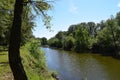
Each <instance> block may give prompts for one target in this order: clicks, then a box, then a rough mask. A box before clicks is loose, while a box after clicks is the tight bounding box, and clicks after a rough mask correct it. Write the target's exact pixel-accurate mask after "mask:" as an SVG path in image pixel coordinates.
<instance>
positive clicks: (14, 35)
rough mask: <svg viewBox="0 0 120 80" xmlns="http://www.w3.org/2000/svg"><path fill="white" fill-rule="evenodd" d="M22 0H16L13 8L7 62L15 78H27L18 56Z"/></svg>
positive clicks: (18, 79)
mask: <svg viewBox="0 0 120 80" xmlns="http://www.w3.org/2000/svg"><path fill="white" fill-rule="evenodd" d="M22 12H23V0H16V2H15V8H14V20H13V25H12V28H11V35H10V43H9V64H10V67H11V70H12V72H13V75H14V79H15V80H27V76H26V73H25V71H24V69H23V65H22V63H21V58H20V51H19V49H20V42H21V24H22Z"/></svg>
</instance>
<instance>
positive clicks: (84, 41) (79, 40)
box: [75, 24, 89, 52]
mask: <svg viewBox="0 0 120 80" xmlns="http://www.w3.org/2000/svg"><path fill="white" fill-rule="evenodd" d="M78 26H79V29H78V30H76V33H75V39H76V41H75V51H77V52H84V51H86V50H87V49H88V44H89V43H88V38H89V37H88V30H87V28H86V27H85V26H83V25H81V24H80V25H78Z"/></svg>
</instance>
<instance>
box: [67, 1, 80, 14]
mask: <svg viewBox="0 0 120 80" xmlns="http://www.w3.org/2000/svg"><path fill="white" fill-rule="evenodd" d="M69 11H70V12H71V13H73V14H78V13H79V11H78V7H77V5H75V1H73V0H70V8H69Z"/></svg>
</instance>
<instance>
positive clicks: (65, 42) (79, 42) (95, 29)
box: [41, 12, 120, 57]
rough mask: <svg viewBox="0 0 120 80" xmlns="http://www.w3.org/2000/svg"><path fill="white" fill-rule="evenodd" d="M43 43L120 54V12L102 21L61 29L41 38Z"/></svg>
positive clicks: (78, 49)
mask: <svg viewBox="0 0 120 80" xmlns="http://www.w3.org/2000/svg"><path fill="white" fill-rule="evenodd" d="M41 41H42V44H43V45H46V44H48V45H49V46H50V47H56V48H62V49H64V50H72V51H76V52H78V53H79V52H92V53H100V54H102V55H111V56H117V57H118V56H120V12H118V13H117V14H116V16H111V17H110V18H109V19H107V20H102V21H101V22H100V23H95V22H81V23H78V24H73V25H71V26H69V28H68V30H67V31H59V32H58V33H57V34H56V35H55V36H54V37H52V38H50V39H49V40H48V41H47V39H46V38H45V37H44V38H41Z"/></svg>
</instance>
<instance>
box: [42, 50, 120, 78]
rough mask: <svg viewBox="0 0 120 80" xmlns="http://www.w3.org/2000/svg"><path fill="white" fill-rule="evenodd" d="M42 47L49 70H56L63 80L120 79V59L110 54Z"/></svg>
mask: <svg viewBox="0 0 120 80" xmlns="http://www.w3.org/2000/svg"><path fill="white" fill-rule="evenodd" d="M42 49H43V51H44V52H45V56H46V59H47V65H48V68H49V70H53V71H56V72H57V73H58V74H59V77H60V78H61V79H62V80H120V60H117V59H114V58H112V57H110V56H101V55H100V54H90V53H86V54H85V53H75V52H72V51H64V50H58V49H51V48H42Z"/></svg>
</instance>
